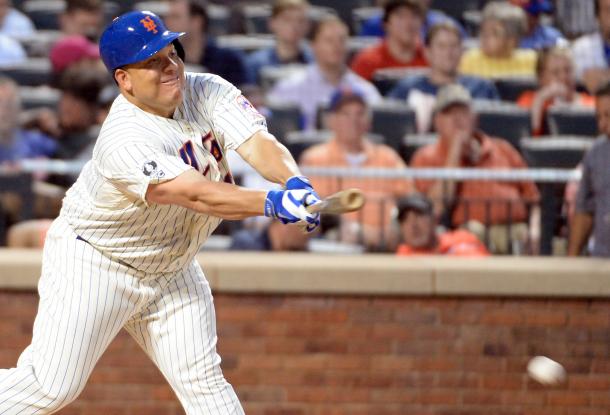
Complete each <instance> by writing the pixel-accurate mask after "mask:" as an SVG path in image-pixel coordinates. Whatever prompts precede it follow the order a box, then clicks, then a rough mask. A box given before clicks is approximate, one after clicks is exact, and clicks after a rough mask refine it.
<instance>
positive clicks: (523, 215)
mask: <svg viewBox="0 0 610 415" xmlns="http://www.w3.org/2000/svg"><path fill="white" fill-rule="evenodd" d="M434 111H435V112H434V127H435V131H436V132H437V133H438V140H437V142H436V143H434V144H430V145H427V146H425V147H422V148H420V149H418V150H417V151H416V152H415V154H414V155H413V158H412V159H411V163H410V164H411V166H412V167H438V168H443V167H445V168H459V167H477V168H486V169H513V168H526V167H527V165H526V164H525V162H524V161H523V159H522V158H521V156H520V155H519V153H518V152H517V150H515V149H514V148H513V147H512V146H511V145H510V144H509V143H508V142H507V141H506V140H503V139H499V138H491V137H488V136H486V135H485V134H483V133H482V132H479V131H476V130H475V126H476V115H475V114H474V112H473V110H472V99H471V97H470V94H469V93H468V91H467V90H466V89H465V88H464V87H463V86H461V85H458V84H452V85H447V86H444V87H443V88H442V89H441V90H440V91H439V93H438V96H437V100H436V104H435V107H434ZM415 185H416V187H417V190H419V191H420V192H422V193H425V194H426V195H427V196H428V197H430V198H431V199H432V200H433V201H434V204H435V213H436V214H437V216H439V217H441V216H442V217H444V220H446V222H447V224H448V225H450V226H452V227H459V226H462V225H466V226H467V227H468V228H470V230H472V231H473V232H475V233H476V234H477V236H480V237H482V236H483V234H488V235H489V237H490V244H491V249H492V251H493V252H495V253H507V252H509V249H510V248H509V245H508V244H507V241H508V240H509V239H510V240H511V241H517V243H518V246H517V247H515V248H523V249H525V248H526V243H527V241H528V226H527V223H526V222H527V221H528V208H527V203H528V202H537V201H538V198H539V194H538V190H537V188H536V186H535V185H534V183H532V182H529V181H527V182H503V181H492V180H485V181H475V180H466V181H463V182H461V183H459V184H458V183H457V182H456V181H455V180H440V179H439V180H435V181H432V180H416V182H415ZM487 203H489V204H488V205H486V204H487ZM509 206H510V207H509ZM538 216H539V212H538V209H533V210H532V215H531V217H530V218H531V219H532V222H533V223H532V225H536V224H537V219H538ZM529 236H531V238H532V240H533V242H536V241H537V240H538V238H539V228H538V227H537V226H532V228H531V235H529Z"/></svg>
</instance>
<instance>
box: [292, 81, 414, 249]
mask: <svg viewBox="0 0 610 415" xmlns="http://www.w3.org/2000/svg"><path fill="white" fill-rule="evenodd" d="M329 112H330V113H329V117H328V125H329V128H330V130H331V132H332V138H331V139H330V140H329V141H328V142H326V143H323V144H318V145H315V146H312V147H310V148H309V149H307V150H305V152H304V153H303V154H302V155H301V158H300V163H299V164H300V166H302V167H352V168H368V169H371V168H396V169H400V168H404V167H406V165H405V163H404V162H403V161H402V159H401V158H400V155H398V153H396V152H395V151H394V150H393V149H392V148H390V147H388V146H386V145H384V144H376V143H373V142H371V141H369V140H368V139H367V138H366V137H365V136H366V133H367V132H368V131H369V128H370V124H371V118H370V111H369V108H368V107H367V104H366V102H365V100H364V96H363V94H362V93H361V92H360V91H358V90H353V89H339V90H337V91H336V92H335V93H334V94H333V95H332V97H331V100H330V104H329ZM309 177H310V179H311V181H312V183H313V185H314V186H315V188H316V190H317V191H318V194H320V196H328V195H330V194H332V193H335V192H337V191H339V190H342V189H346V188H350V187H357V188H360V189H362V190H363V191H364V192H365V194H366V197H367V201H366V204H365V206H364V208H363V209H362V210H361V211H359V212H354V213H351V214H347V215H342V217H341V224H340V230H341V237H340V239H341V241H342V242H348V243H361V242H363V243H364V245H366V246H367V247H370V248H371V249H383V248H387V245H385V246H384V243H385V242H387V240H386V239H387V238H388V236H390V235H391V232H390V229H391V223H392V221H391V218H392V210H393V208H394V206H395V200H396V199H397V198H398V197H401V196H404V195H405V194H407V193H410V192H411V191H412V190H413V184H412V182H411V181H410V180H405V179H384V178H376V177H372V178H350V177H324V176H316V174H314V173H312V174H311V175H310V176H309ZM390 245H392V244H391V243H390Z"/></svg>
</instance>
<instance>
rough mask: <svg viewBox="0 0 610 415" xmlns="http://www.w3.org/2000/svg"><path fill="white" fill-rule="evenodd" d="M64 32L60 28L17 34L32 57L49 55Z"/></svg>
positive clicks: (28, 54) (18, 39)
mask: <svg viewBox="0 0 610 415" xmlns="http://www.w3.org/2000/svg"><path fill="white" fill-rule="evenodd" d="M61 37H62V34H61V32H60V31H59V30H37V31H35V32H34V33H32V34H30V35H27V36H16V37H15V39H17V41H19V43H20V44H21V46H23V48H24V49H25V52H26V54H27V56H28V57H30V58H37V57H38V58H40V57H46V56H49V51H50V50H51V48H52V47H53V45H54V44H55V42H57V41H58V40H59V39H60V38H61Z"/></svg>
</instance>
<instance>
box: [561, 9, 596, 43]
mask: <svg viewBox="0 0 610 415" xmlns="http://www.w3.org/2000/svg"><path fill="white" fill-rule="evenodd" d="M595 2H597V0H586V1H574V0H555V1H554V3H555V16H554V17H555V22H556V24H557V25H558V26H559V28H560V29H561V33H563V34H565V35H566V37H567V38H568V39H574V38H576V37H578V36H581V35H582V34H584V33H591V32H594V31H595V30H597V22H596V21H595V7H596V6H595V5H594V3H595Z"/></svg>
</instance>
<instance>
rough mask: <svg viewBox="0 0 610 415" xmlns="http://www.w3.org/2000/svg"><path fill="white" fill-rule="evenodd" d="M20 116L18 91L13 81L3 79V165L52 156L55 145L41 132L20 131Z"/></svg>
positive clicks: (0, 106)
mask: <svg viewBox="0 0 610 415" xmlns="http://www.w3.org/2000/svg"><path fill="white" fill-rule="evenodd" d="M20 112H21V100H20V98H19V87H18V86H17V84H16V83H15V82H14V81H13V80H12V79H10V78H7V77H4V76H0V163H7V162H15V161H19V160H22V159H29V158H38V157H51V156H53V154H54V153H55V151H56V149H57V143H56V141H55V140H54V139H52V138H49V137H47V136H46V135H44V134H41V133H39V132H36V131H27V130H23V129H21V128H20V126H19V124H18V122H19V113H20Z"/></svg>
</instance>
